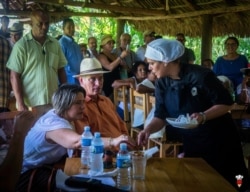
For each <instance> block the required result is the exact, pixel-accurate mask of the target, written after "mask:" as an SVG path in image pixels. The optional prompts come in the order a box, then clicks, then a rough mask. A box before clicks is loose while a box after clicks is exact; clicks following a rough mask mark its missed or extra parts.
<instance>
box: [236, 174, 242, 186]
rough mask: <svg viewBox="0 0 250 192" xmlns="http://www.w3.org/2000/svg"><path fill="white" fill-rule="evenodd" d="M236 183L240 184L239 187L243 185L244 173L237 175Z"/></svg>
mask: <svg viewBox="0 0 250 192" xmlns="http://www.w3.org/2000/svg"><path fill="white" fill-rule="evenodd" d="M235 178H236V184H237V185H238V187H241V185H242V179H243V178H244V177H243V176H242V175H236V176H235Z"/></svg>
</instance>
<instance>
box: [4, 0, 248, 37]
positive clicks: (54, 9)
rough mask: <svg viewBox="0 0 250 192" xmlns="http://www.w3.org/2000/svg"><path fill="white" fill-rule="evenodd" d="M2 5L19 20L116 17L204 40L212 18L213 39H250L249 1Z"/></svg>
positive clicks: (31, 0) (52, 0)
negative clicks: (34, 14) (38, 15)
mask: <svg viewBox="0 0 250 192" xmlns="http://www.w3.org/2000/svg"><path fill="white" fill-rule="evenodd" d="M2 5H3V9H0V14H6V15H16V16H17V17H19V18H27V17H28V16H29V14H30V12H31V10H34V9H37V8H42V9H46V10H48V11H49V12H50V15H51V17H52V20H54V21H58V20H62V19H63V18H65V17H69V16H91V17H114V18H117V19H123V20H127V21H128V22H129V23H130V24H133V25H134V26H135V27H136V28H137V29H138V30H140V31H144V30H146V29H152V30H154V31H155V32H156V33H158V34H164V35H166V34H167V35H175V34H176V33H178V32H183V33H185V34H188V35H189V36H201V32H202V30H201V29H202V23H203V19H204V18H206V17H207V16H210V18H212V20H211V21H212V22H213V36H220V35H226V34H231V33H233V34H236V35H239V36H250V0H2ZM73 7H75V8H78V9H72V8H73ZM81 7H82V8H83V7H84V8H89V9H88V12H86V11H84V9H81ZM85 10H86V9H85Z"/></svg>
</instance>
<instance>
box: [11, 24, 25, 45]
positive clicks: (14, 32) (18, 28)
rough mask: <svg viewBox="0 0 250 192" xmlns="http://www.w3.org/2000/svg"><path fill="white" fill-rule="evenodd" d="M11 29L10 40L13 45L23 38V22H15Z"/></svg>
mask: <svg viewBox="0 0 250 192" xmlns="http://www.w3.org/2000/svg"><path fill="white" fill-rule="evenodd" d="M9 31H10V38H9V42H10V44H11V46H12V47H13V46H14V44H15V43H16V42H17V41H18V40H19V39H21V37H22V36H23V24H22V23H13V25H12V26H11V27H10V29H9Z"/></svg>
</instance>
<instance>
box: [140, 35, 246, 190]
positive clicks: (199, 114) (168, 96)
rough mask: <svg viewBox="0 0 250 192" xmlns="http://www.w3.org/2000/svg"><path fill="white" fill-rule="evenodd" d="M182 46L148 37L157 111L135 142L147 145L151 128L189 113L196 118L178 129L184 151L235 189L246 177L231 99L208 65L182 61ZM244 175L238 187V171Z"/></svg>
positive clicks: (242, 188)
mask: <svg viewBox="0 0 250 192" xmlns="http://www.w3.org/2000/svg"><path fill="white" fill-rule="evenodd" d="M183 53H184V47H183V45H182V44H181V43H179V42H178V41H176V40H166V39H158V40H155V41H153V42H151V43H150V44H149V45H148V46H147V49H146V54H145V57H146V58H147V62H148V63H149V69H150V70H152V72H153V73H154V74H155V75H156V77H157V81H156V87H155V97H156V99H155V100H156V111H155V115H154V118H153V120H152V121H151V122H150V123H149V125H148V126H147V127H146V128H145V129H144V130H143V131H141V132H140V134H139V136H138V143H139V145H141V144H143V145H145V144H146V143H147V140H148V137H149V135H150V134H151V133H153V132H156V131H158V130H160V129H161V128H162V127H163V126H164V125H165V124H166V120H165V119H166V118H167V117H172V118H177V117H178V116H179V115H183V114H184V115H185V114H187V113H189V114H190V116H191V118H195V119H197V121H198V124H199V125H198V127H196V128H194V129H179V128H177V129H178V130H179V131H180V132H181V134H182V136H183V144H184V153H185V157H201V158H203V159H205V160H206V161H207V163H209V164H210V165H211V166H212V167H214V168H215V169H216V170H217V171H218V172H219V173H220V174H221V175H223V176H224V178H225V179H227V180H228V181H229V182H230V183H231V184H232V185H233V186H234V187H235V188H237V189H238V190H239V191H245V190H246V189H247V187H249V186H247V185H248V183H249V180H248V179H249V178H248V176H247V169H246V166H245V163H244V158H243V154H242V148H241V144H240V139H239V137H238V132H237V128H236V126H235V124H234V122H233V120H232V117H231V115H230V114H229V113H228V111H229V110H230V109H231V105H232V104H233V101H232V99H231V96H230V94H229V93H228V91H227V90H226V89H225V88H224V87H223V85H222V84H221V83H220V81H219V80H218V79H217V77H216V76H215V75H214V73H213V72H212V71H211V70H210V69H206V68H203V67H200V66H197V65H185V64H184V65H182V64H180V60H179V58H180V57H181V55H182V54H183ZM239 174H240V175H243V176H244V178H243V185H242V186H241V188H238V187H237V185H236V178H235V176H236V175H239Z"/></svg>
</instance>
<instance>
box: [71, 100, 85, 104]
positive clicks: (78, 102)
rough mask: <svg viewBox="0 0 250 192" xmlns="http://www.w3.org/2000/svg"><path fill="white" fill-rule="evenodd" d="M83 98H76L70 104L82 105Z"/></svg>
mask: <svg viewBox="0 0 250 192" xmlns="http://www.w3.org/2000/svg"><path fill="white" fill-rule="evenodd" d="M84 102H85V101H84V100H76V101H74V102H73V103H72V105H83V104H84Z"/></svg>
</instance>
